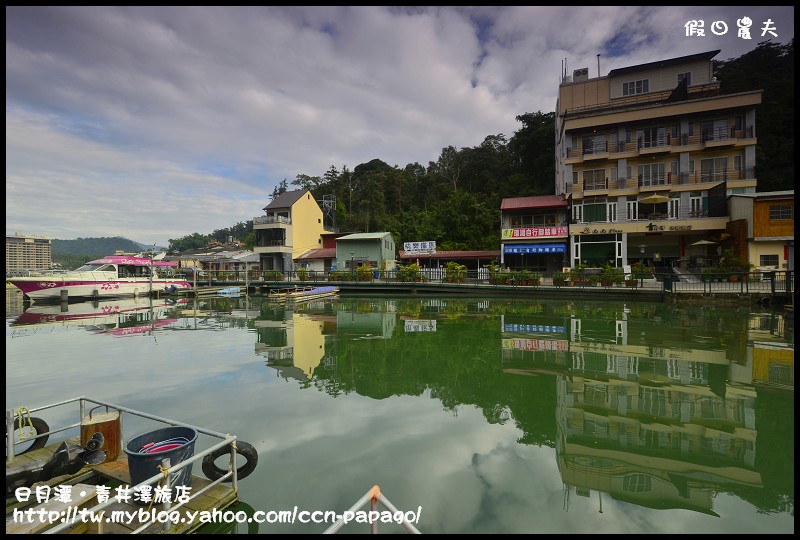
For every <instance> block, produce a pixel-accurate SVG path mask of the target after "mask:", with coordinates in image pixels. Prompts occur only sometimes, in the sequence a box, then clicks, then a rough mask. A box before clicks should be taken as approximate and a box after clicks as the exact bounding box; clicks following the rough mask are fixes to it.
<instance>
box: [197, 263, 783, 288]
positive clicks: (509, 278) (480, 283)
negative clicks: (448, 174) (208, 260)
mask: <svg viewBox="0 0 800 540" xmlns="http://www.w3.org/2000/svg"><path fill="white" fill-rule="evenodd" d="M589 270H590V271H589V272H587V273H586V274H587V275H585V276H582V277H581V278H580V279H575V276H570V275H567V276H564V275H563V273H562V272H558V271H555V272H553V271H550V272H548V271H546V270H543V269H541V268H534V267H522V266H519V267H513V266H512V267H510V268H507V269H503V270H498V271H490V270H489V269H488V268H480V269H478V270H474V269H473V270H467V271H465V272H463V273H459V274H453V273H448V272H447V270H446V269H445V268H439V267H428V268H426V267H422V268H420V269H419V270H418V272H416V273H414V274H408V273H407V272H404V271H402V270H375V269H372V270H370V271H369V272H365V271H362V272H359V271H358V270H350V269H348V270H338V271H337V270H333V271H330V270H327V271H314V270H297V271H289V272H279V271H276V270H267V271H250V272H247V273H245V272H244V271H242V272H222V273H220V274H222V275H224V280H222V279H218V278H217V275H216V273H215V272H209V273H208V276H209V277H208V280H209V281H208V284H209V285H211V284H214V285H216V284H219V283H222V282H234V283H246V284H249V285H253V286H269V287H285V286H288V285H291V284H297V285H298V286H308V285H316V284H320V285H321V284H325V285H328V284H342V283H350V282H358V283H363V284H378V285H379V284H408V285H422V286H425V285H429V286H433V285H436V286H446V287H489V288H491V287H497V288H508V287H509V286H511V287H525V288H531V289H535V288H537V287H545V288H562V287H578V288H586V287H590V288H595V287H597V288H617V287H625V288H629V289H647V290H651V291H652V290H661V291H673V292H704V291H705V292H738V293H752V292H763V293H768V294H778V293H784V292H788V293H791V292H792V272H786V271H773V272H750V273H743V272H733V273H731V274H732V275H733V278H732V277H731V275H729V274H726V275H725V276H724V279H723V277H722V276H719V277H716V278H713V279H710V280H705V279H704V277H703V276H702V275H701V274H699V273H698V274H686V275H677V274H675V275H673V274H672V271H671V269H666V270H665V271H666V272H667V273H662V274H660V275H648V276H645V278H644V279H640V277H641V276H638V275H637V276H636V277H635V279H632V278H631V279H627V278H630V276H625V278H626V279H623V280H622V281H621V282H620V281H616V282H614V283H609V282H607V281H606V282H602V280H601V277H600V275H599V273H600V272H599V271H600V269H599V268H595V269H589ZM564 278H566V279H564ZM733 279H735V281H733ZM245 280H246V281H245ZM634 282H635V283H634ZM198 284H199V283H198ZM204 284H205V280H204Z"/></svg>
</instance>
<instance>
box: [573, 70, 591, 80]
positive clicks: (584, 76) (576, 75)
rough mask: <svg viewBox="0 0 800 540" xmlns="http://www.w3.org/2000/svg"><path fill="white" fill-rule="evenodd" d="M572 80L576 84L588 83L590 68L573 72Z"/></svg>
mask: <svg viewBox="0 0 800 540" xmlns="http://www.w3.org/2000/svg"><path fill="white" fill-rule="evenodd" d="M572 80H573V81H574V82H581V81H588V80H589V68H579V69H576V70H575V71H573V72H572Z"/></svg>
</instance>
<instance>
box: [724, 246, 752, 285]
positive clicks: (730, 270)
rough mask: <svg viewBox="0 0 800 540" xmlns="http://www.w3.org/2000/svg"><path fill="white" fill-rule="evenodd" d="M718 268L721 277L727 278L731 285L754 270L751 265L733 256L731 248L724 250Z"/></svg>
mask: <svg viewBox="0 0 800 540" xmlns="http://www.w3.org/2000/svg"><path fill="white" fill-rule="evenodd" d="M719 267H720V271H721V272H720V274H721V276H722V277H727V280H728V281H730V282H732V283H737V282H738V281H739V277H740V276H743V275H744V274H747V273H750V271H751V270H752V269H753V268H755V266H753V265H752V264H751V263H749V262H747V261H745V260H744V259H741V258H740V257H736V256H734V254H733V249H731V248H728V249H726V250H725V251H724V253H723V254H722V258H721V259H720V262H719Z"/></svg>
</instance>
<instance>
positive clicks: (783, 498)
mask: <svg viewBox="0 0 800 540" xmlns="http://www.w3.org/2000/svg"><path fill="white" fill-rule="evenodd" d="M8 294H9V293H7V303H6V321H7V322H6V358H7V360H6V381H7V382H6V406H7V408H14V409H16V408H17V407H19V406H23V405H24V406H27V407H29V408H32V407H35V406H40V405H46V404H49V403H54V402H57V401H60V400H62V399H68V398H72V397H76V396H79V395H87V396H90V397H94V398H97V399H103V400H109V401H112V402H115V403H119V404H122V405H126V406H128V407H132V408H134V409H139V410H142V411H145V412H149V413H152V414H157V415H160V416H166V417H169V418H173V419H175V420H179V421H181V422H186V423H189V424H194V425H198V426H203V427H206V428H209V429H213V430H217V431H219V432H222V433H235V434H236V435H237V436H238V437H239V438H240V439H242V440H244V441H247V442H249V443H250V444H252V445H253V446H254V447H255V448H256V449H257V450H258V453H259V463H258V467H257V468H256V470H255V472H254V473H253V474H252V475H250V476H248V477H247V478H245V479H244V480H242V481H241V482H240V490H241V499H242V500H243V501H245V502H246V503H247V504H249V505H250V506H252V507H253V508H254V509H255V510H262V511H265V512H266V511H270V510H275V511H279V510H293V508H294V507H295V506H297V507H298V509H299V510H300V511H302V510H307V511H315V510H320V511H328V510H332V511H335V512H338V513H341V512H343V511H344V510H347V509H348V508H350V506H351V505H352V504H353V503H355V502H356V500H358V499H359V498H360V497H361V496H362V495H364V494H365V493H366V492H367V491H368V490H369V489H370V488H371V487H372V486H373V485H375V484H378V485H379V486H380V488H381V490H382V492H383V494H384V495H385V496H386V497H388V499H389V500H390V501H391V502H392V503H393V504H394V505H395V506H396V507H398V508H399V509H401V510H413V511H417V510H418V509H419V508H421V514H420V515H421V517H420V520H419V523H417V524H416V526H417V528H418V529H419V530H420V531H422V532H423V533H461V532H465V533H490V532H508V533H550V532H553V533H573V532H575V533H690V532H698V533H726V532H729V533H791V532H793V531H794V386H793V384H794V351H793V343H794V336H793V327H792V325H791V324H790V323H789V322H787V321H786V320H784V318H783V316H782V313H781V312H778V311H770V310H764V309H760V308H751V307H749V306H745V307H742V306H720V305H716V306H691V307H681V306H672V305H652V304H638V303H630V304H624V303H610V302H609V303H599V302H574V301H571V302H557V301H541V302H538V301H535V300H525V301H521V300H520V301H515V300H508V299H485V298H480V299H468V298H446V299H442V298H428V297H403V298H348V297H343V298H340V299H336V300H332V301H316V302H312V303H310V304H305V305H300V306H292V307H287V306H280V305H274V304H270V303H268V302H266V301H265V300H264V299H262V298H253V297H251V298H233V299H226V298H212V299H205V300H199V301H195V300H193V299H192V300H190V301H188V303H187V304H183V305H176V306H168V305H162V304H164V302H163V301H156V304H157V307H158V310H155V311H151V310H150V309H149V307H150V306H149V303H148V302H149V301H148V300H139V301H136V302H134V301H132V300H120V301H117V302H102V303H100V304H98V305H92V304H78V305H75V304H70V305H69V306H68V308H67V309H66V311H62V308H60V307H59V306H51V307H47V308H38V307H36V306H34V307H33V308H29V309H28V310H27V311H25V313H23V309H24V307H23V306H22V305H21V302H18V301H17V299H16V298H11V297H9V296H8ZM132 302H133V304H132ZM126 310H127V312H126V313H119V314H115V313H114V312H115V311H126ZM71 316H74V317H77V318H75V319H73V318H71ZM46 419H47V420H48V421H49V422H51V425H52V424H54V423H57V421H58V420H59V419H57V418H46ZM142 429H144V426H143V425H139V424H137V422H136V420H135V419H134V420H131V421H126V422H125V423H124V429H123V438H124V439H125V440H128V439H130V438H132V437H134V436H136V435H137V434H139V433H141V430H142ZM198 445H199V447H202V443H200V442H199V441H198ZM194 472H195V474H198V473H199V472H200V471H198V470H195V471H194ZM327 527H328V525H327V524H313V523H308V524H301V523H297V522H295V523H293V524H272V525H270V524H262V525H261V526H260V528H259V530H260V532H266V533H278V532H287V533H304V532H312V533H316V532H322V531H324V530H325V529H326V528H327ZM378 530H379V532H402V529H401V528H400V527H399V526H397V525H392V524H380V525H379V527H378ZM344 531H350V532H357V533H358V532H361V533H367V532H369V528H368V526H367V525H363V524H351V525H348V526H347V527H345V529H344Z"/></svg>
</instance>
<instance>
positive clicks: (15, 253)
mask: <svg viewBox="0 0 800 540" xmlns="http://www.w3.org/2000/svg"><path fill="white" fill-rule="evenodd" d="M51 243H52V240H51V239H50V238H47V237H45V236H34V235H30V234H20V233H15V234H13V235H6V273H8V272H18V271H22V270H50V269H51V268H52V267H53V253H52V246H51Z"/></svg>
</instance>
